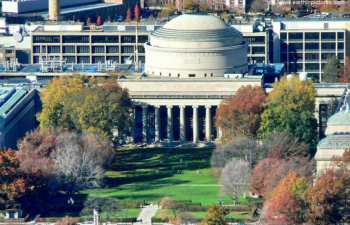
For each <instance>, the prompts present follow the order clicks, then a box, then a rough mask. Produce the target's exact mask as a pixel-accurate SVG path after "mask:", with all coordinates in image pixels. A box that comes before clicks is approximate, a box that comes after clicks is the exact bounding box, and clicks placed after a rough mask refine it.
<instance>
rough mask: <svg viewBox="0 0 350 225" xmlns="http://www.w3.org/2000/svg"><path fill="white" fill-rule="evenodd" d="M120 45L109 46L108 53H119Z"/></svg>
mask: <svg viewBox="0 0 350 225" xmlns="http://www.w3.org/2000/svg"><path fill="white" fill-rule="evenodd" d="M118 52H119V46H107V53H118Z"/></svg>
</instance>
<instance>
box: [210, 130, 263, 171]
mask: <svg viewBox="0 0 350 225" xmlns="http://www.w3.org/2000/svg"><path fill="white" fill-rule="evenodd" d="M265 147H266V146H265V145H260V144H259V143H258V142H257V141H256V140H252V139H249V138H246V137H242V138H237V139H233V140H232V141H231V142H230V143H228V144H224V145H220V146H219V147H218V148H217V149H216V150H215V151H214V152H213V154H212V157H211V161H210V162H211V165H212V167H215V168H223V167H225V165H226V163H227V162H229V161H231V159H233V158H241V159H244V160H245V161H249V162H250V163H251V164H252V163H255V162H256V160H258V159H259V158H262V157H264V156H265V155H266V148H265Z"/></svg>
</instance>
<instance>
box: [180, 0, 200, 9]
mask: <svg viewBox="0 0 350 225" xmlns="http://www.w3.org/2000/svg"><path fill="white" fill-rule="evenodd" d="M183 9H184V10H188V11H195V10H197V9H198V5H197V4H196V3H195V2H194V1H193V0H185V2H184V4H183Z"/></svg>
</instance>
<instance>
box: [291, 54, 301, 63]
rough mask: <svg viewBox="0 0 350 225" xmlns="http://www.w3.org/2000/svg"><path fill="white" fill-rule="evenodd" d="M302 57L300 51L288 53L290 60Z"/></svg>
mask: <svg viewBox="0 0 350 225" xmlns="http://www.w3.org/2000/svg"><path fill="white" fill-rule="evenodd" d="M302 58H303V54H302V53H289V61H290V62H296V61H298V60H300V59H302Z"/></svg>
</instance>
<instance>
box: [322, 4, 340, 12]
mask: <svg viewBox="0 0 350 225" xmlns="http://www.w3.org/2000/svg"><path fill="white" fill-rule="evenodd" d="M337 10H338V6H337V5H336V4H333V2H332V3H331V4H324V5H322V6H321V8H320V11H321V12H336V11H337Z"/></svg>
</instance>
